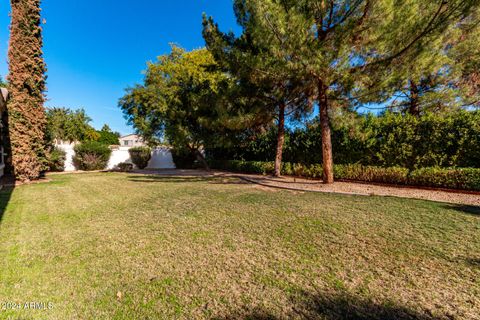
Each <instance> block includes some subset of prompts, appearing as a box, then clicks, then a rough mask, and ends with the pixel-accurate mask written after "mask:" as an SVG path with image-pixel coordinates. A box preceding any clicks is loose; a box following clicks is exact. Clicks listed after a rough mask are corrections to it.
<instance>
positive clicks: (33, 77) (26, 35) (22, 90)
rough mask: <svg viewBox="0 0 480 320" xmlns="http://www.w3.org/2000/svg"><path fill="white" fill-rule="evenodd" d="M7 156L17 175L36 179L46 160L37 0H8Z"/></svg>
mask: <svg viewBox="0 0 480 320" xmlns="http://www.w3.org/2000/svg"><path fill="white" fill-rule="evenodd" d="M10 4H11V10H12V11H11V26H10V43H9V48H8V60H9V75H8V78H7V80H8V89H9V92H10V99H9V102H8V129H9V139H10V147H11V150H7V152H8V153H11V157H10V159H9V162H11V163H10V164H11V165H12V168H13V172H14V174H15V176H16V178H17V179H19V180H23V181H28V180H32V179H36V178H38V177H39V176H40V173H41V172H42V171H44V170H45V169H46V168H45V167H44V163H45V143H44V130H45V124H46V120H45V110H44V107H43V104H44V102H45V96H44V92H45V79H46V76H45V71H46V65H45V62H44V60H43V52H42V46H43V40H42V27H41V15H40V11H41V10H40V0H11V1H10Z"/></svg>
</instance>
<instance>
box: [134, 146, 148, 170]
mask: <svg viewBox="0 0 480 320" xmlns="http://www.w3.org/2000/svg"><path fill="white" fill-rule="evenodd" d="M128 153H129V154H130V159H132V162H133V164H134V165H136V166H137V167H138V168H139V169H145V168H146V167H147V166H148V162H149V161H150V159H151V158H152V149H150V148H149V147H134V148H130V149H129V150H128Z"/></svg>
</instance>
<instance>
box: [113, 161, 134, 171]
mask: <svg viewBox="0 0 480 320" xmlns="http://www.w3.org/2000/svg"><path fill="white" fill-rule="evenodd" d="M132 170H133V164H132V163H128V162H122V163H119V164H117V165H116V167H115V171H119V172H130V171H132Z"/></svg>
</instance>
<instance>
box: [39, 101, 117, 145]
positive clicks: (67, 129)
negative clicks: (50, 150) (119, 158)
mask: <svg viewBox="0 0 480 320" xmlns="http://www.w3.org/2000/svg"><path fill="white" fill-rule="evenodd" d="M91 121H92V119H91V118H90V117H89V116H88V115H87V114H86V113H85V110H83V109H77V110H71V109H68V108H50V109H47V126H46V140H47V142H48V143H49V144H51V145H54V144H59V143H72V142H83V141H98V142H100V143H103V144H106V145H119V144H120V142H119V139H118V138H119V137H120V134H119V133H118V132H113V131H112V130H111V129H110V127H109V126H108V125H106V124H105V125H104V126H103V127H102V129H101V130H98V131H97V130H95V128H93V127H92V126H91V125H90V122H91Z"/></svg>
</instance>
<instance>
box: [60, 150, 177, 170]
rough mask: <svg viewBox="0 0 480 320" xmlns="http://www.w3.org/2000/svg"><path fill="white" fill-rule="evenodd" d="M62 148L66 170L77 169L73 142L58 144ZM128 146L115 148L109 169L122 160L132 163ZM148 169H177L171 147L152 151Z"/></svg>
mask: <svg viewBox="0 0 480 320" xmlns="http://www.w3.org/2000/svg"><path fill="white" fill-rule="evenodd" d="M57 147H59V148H60V149H62V150H64V151H65V152H66V153H67V157H66V160H65V171H75V170H76V169H75V166H74V165H73V156H74V155H75V152H74V151H73V147H74V145H73V144H61V145H57ZM128 149H129V148H128V147H120V148H119V149H118V150H113V151H112V155H111V156H110V160H109V162H108V165H107V169H113V168H115V166H116V165H118V164H120V163H122V162H128V163H132V160H131V159H130V154H129V153H128ZM147 168H148V169H175V164H174V163H173V158H172V153H171V152H170V149H169V148H166V147H159V148H156V149H154V150H153V151H152V159H151V160H150V162H149V163H148V167H147Z"/></svg>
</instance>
